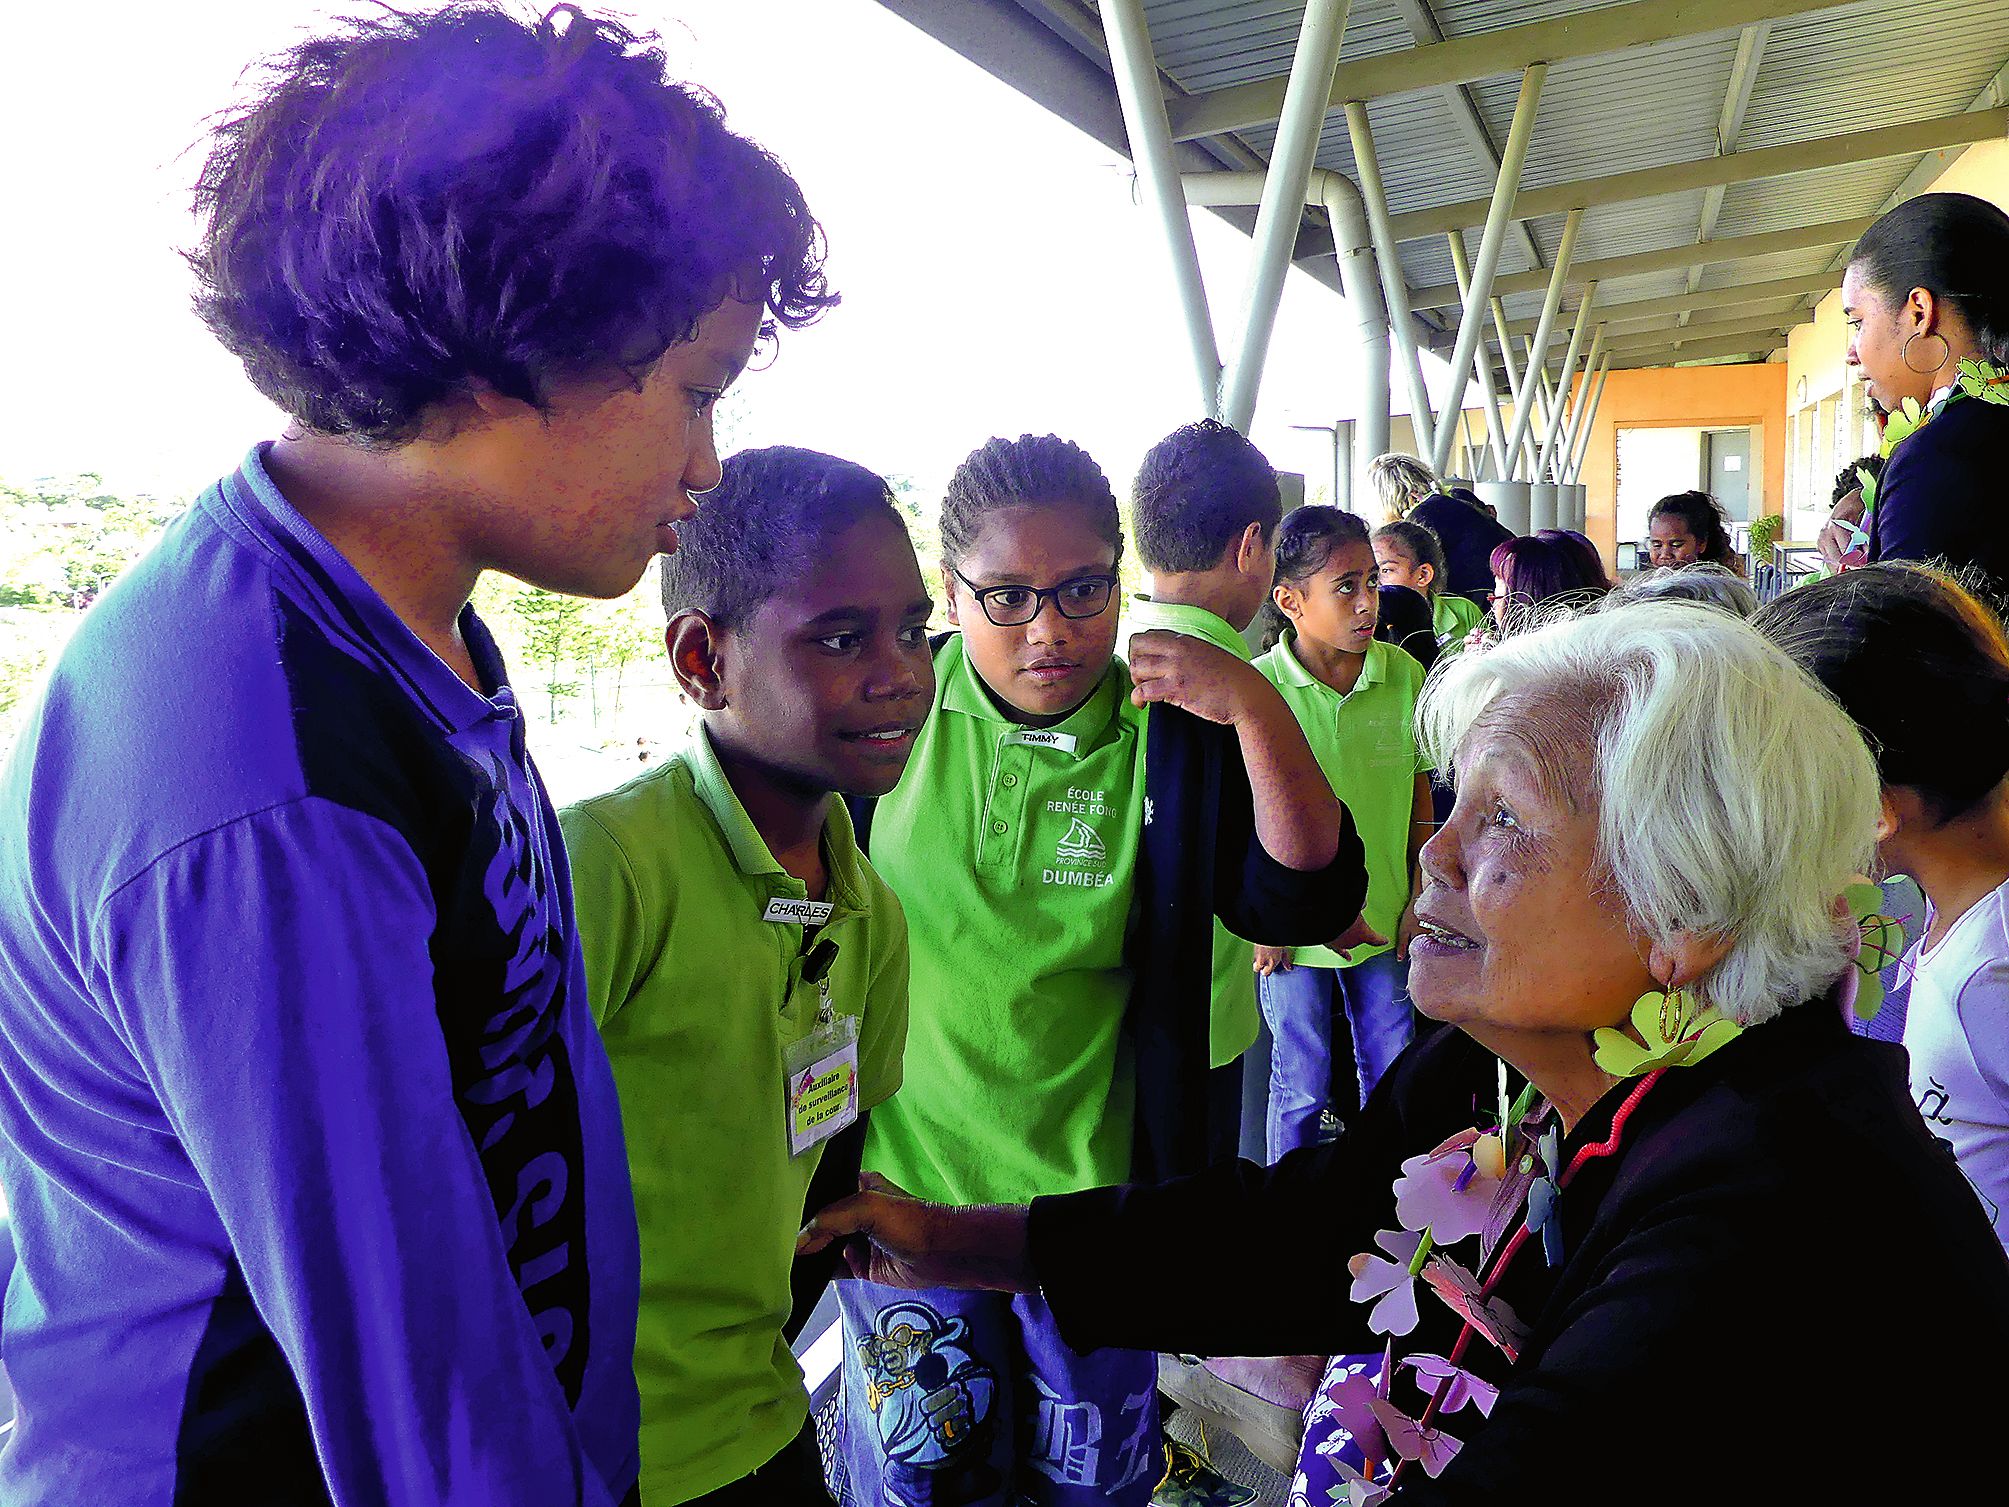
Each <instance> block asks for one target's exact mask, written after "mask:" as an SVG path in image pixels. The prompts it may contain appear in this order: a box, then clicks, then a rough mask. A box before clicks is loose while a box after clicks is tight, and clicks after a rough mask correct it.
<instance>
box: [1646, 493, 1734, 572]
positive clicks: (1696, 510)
mask: <svg viewBox="0 0 2009 1507" xmlns="http://www.w3.org/2000/svg"><path fill="white" fill-rule="evenodd" d="M1670 517H1671V518H1679V519H1680V520H1681V522H1682V523H1683V524H1684V525H1685V526H1686V527H1687V529H1688V532H1689V533H1690V534H1692V535H1694V536H1695V537H1696V538H1697V539H1700V540H1701V541H1702V554H1701V557H1700V558H1702V559H1704V560H1708V561H1710V562H1712V563H1713V564H1716V565H1729V566H1732V567H1733V568H1734V566H1735V562H1736V558H1737V552H1736V551H1735V550H1733V549H1731V548H1730V525H1729V524H1727V523H1725V522H1724V521H1723V510H1722V509H1721V508H1719V507H1718V506H1717V505H1716V499H1715V498H1713V497H1711V496H1710V495H1709V494H1708V493H1707V492H1675V493H1673V494H1671V495H1669V496H1667V497H1663V498H1661V499H1660V501H1658V502H1656V503H1655V504H1654V505H1653V506H1652V508H1650V509H1649V510H1648V511H1647V514H1646V526H1647V527H1648V528H1649V529H1650V528H1652V527H1653V520H1654V519H1656V518H1670Z"/></svg>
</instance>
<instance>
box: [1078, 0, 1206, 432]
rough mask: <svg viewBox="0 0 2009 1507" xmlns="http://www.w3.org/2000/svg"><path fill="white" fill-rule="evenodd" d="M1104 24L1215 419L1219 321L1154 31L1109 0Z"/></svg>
mask: <svg viewBox="0 0 2009 1507" xmlns="http://www.w3.org/2000/svg"><path fill="white" fill-rule="evenodd" d="M1102 26H1103V31H1104V34H1105V35H1106V36H1107V38H1108V41H1109V68H1110V72H1111V73H1112V74H1114V75H1115V80H1116V97H1117V100H1118V102H1119V103H1120V104H1121V106H1122V109H1123V129H1124V132H1125V133H1126V134H1127V135H1128V136H1129V138H1130V155H1131V157H1132V159H1133V160H1134V161H1135V163H1136V165H1137V176H1138V177H1139V178H1141V179H1142V180H1143V182H1144V187H1145V192H1146V193H1147V195H1148V196H1149V198H1150V200H1151V206H1152V208H1153V209H1154V210H1155V211H1156V212H1157V215H1158V229H1159V234H1160V235H1161V236H1162V237H1163V239H1164V242H1165V254H1166V256H1167V258H1168V259H1169V260H1170V262H1171V264H1172V283H1173V287H1174V288H1175V289H1176V291H1177V293H1178V296H1179V310H1180V312H1181V313H1182V314H1183V315H1184V316H1185V320H1186V337H1187V340H1188V342H1189V344H1190V345H1191V348H1192V355H1193V376H1194V378H1195V380H1196V381H1197V382H1198V383H1199V386H1200V407H1201V411H1202V412H1204V413H1205V414H1206V415H1207V417H1209V418H1219V417H1220V415H1221V352H1220V347H1219V345H1218V344H1216V342H1215V340H1214V318H1213V315H1212V314H1211V313H1209V312H1208V309H1207V287H1206V284H1205V283H1204V282H1203V281H1202V280H1201V277H1200V253H1199V252H1198V250H1197V249H1195V247H1194V245H1193V222H1192V221H1191V220H1190V219H1189V218H1187V214H1186V197H1185V195H1184V194H1183V193H1181V192H1180V189H1179V169H1178V164H1177V162H1176V160H1175V159H1174V157H1173V155H1172V132H1171V129H1170V127H1168V126H1167V125H1166V123H1165V96H1164V94H1163V93H1162V92H1161V90H1160V88H1159V84H1158V65H1157V62H1156V60H1155V59H1154V58H1153V57H1152V54H1151V33H1150V31H1149V29H1148V28H1147V27H1146V26H1145V23H1144V7H1143V4H1142V0H1105V3H1104V4H1103V6H1102Z"/></svg>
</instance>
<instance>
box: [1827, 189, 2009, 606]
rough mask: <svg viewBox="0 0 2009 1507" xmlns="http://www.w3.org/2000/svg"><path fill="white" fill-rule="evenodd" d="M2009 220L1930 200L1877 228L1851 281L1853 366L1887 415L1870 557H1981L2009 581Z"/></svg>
mask: <svg viewBox="0 0 2009 1507" xmlns="http://www.w3.org/2000/svg"><path fill="white" fill-rule="evenodd" d="M2005 269H2009V214H2005V213H2004V212H2003V211H2002V210H2001V209H2000V208H1998V207H1997V206H1996V205H1994V204H1991V203H1989V202H1988V201H1987V200H1985V199H1978V198H1975V197H1974V196H1972V195H1970V194H1922V195H1920V196H1919V197H1918V198H1915V199H1910V200H1907V201H1906V202H1905V203H1903V204H1900V205H1899V206H1898V207H1897V208H1896V209H1894V210H1892V211H1891V212H1890V213H1889V214H1887V215H1885V216H1883V218H1882V219H1880V220H1878V221H1877V222H1876V223H1875V224H1874V225H1872V226H1871V227H1870V228H1869V230H1868V232H1867V233H1866V234H1865V235H1864V236H1863V238H1862V240H1861V241H1859V242H1858V243H1857V244H1856V248H1855V251H1854V253H1853V254H1852V255H1851V257H1850V259H1849V265H1848V272H1847V274H1846V276H1845V277H1844V278H1843V280H1842V312H1843V315H1844V317H1845V318H1846V319H1847V320H1848V324H1849V349H1848V361H1849V364H1850V365H1852V366H1856V367H1859V368H1860V369H1861V371H1862V374H1863V377H1864V380H1865V381H1866V382H1867V383H1868V385H1869V391H1870V397H1871V398H1872V399H1873V400H1874V401H1875V402H1876V403H1878V404H1879V405H1881V406H1882V407H1883V408H1884V409H1885V410H1887V411H1888V412H1889V414H1890V419H1889V421H1888V423H1887V425H1886V427H1885V432H1884V445H1883V453H1884V455H1885V456H1886V457H1887V460H1888V464H1887V465H1886V467H1885V470H1884V474H1883V476H1882V478H1881V479H1880V480H1879V481H1878V482H1877V483H1876V486H1875V492H1874V496H1872V495H1871V494H1870V491H1869V489H1867V488H1866V489H1865V493H1864V499H1865V502H1866V503H1867V504H1868V505H1869V523H1868V527H1869V534H1870V548H1869V558H1870V559H1872V560H1928V559H1944V560H1947V561H1949V562H1950V563H1952V564H1954V565H1974V566H1977V567H1979V568H1980V569H1981V570H1983V571H1985V572H1987V574H1988V575H1989V576H1991V577H1993V578H1994V580H1995V582H1996V584H1997V585H1998V586H2009V512H2005V511H2004V510H2003V509H2002V508H2000V507H1995V506H1991V505H1989V503H1988V501H1987V499H1988V498H1989V497H1990V496H1991V495H1992V494H1993V492H1994V491H1996V490H1997V489H1999V487H2000V485H2001V482H2002V475H2003V468H2002V458H2003V457H2004V456H2005V455H2009V270H2005Z"/></svg>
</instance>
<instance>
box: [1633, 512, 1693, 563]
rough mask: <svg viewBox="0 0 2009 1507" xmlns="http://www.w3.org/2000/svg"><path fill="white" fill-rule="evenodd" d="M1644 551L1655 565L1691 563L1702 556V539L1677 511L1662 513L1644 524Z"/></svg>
mask: <svg viewBox="0 0 2009 1507" xmlns="http://www.w3.org/2000/svg"><path fill="white" fill-rule="evenodd" d="M1646 551H1647V558H1648V559H1649V560H1650V561H1651V562H1652V563H1653V564H1654V565H1655V566H1661V565H1674V566H1680V565H1693V564H1694V563H1695V562H1696V561H1697V560H1699V559H1701V558H1702V541H1701V540H1700V539H1698V538H1696V537H1695V535H1694V534H1692V533H1690V532H1689V530H1688V521H1687V520H1686V519H1684V518H1683V517H1682V516H1681V515H1680V514H1679V513H1662V514H1661V515H1660V516H1659V517H1657V518H1655V519H1654V520H1653V521H1652V522H1651V523H1649V524H1647V526H1646Z"/></svg>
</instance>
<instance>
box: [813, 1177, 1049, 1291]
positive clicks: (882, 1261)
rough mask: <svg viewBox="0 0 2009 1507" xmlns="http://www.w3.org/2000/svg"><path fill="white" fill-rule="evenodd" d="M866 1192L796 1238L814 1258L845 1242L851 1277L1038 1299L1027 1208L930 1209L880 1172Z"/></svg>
mask: <svg viewBox="0 0 2009 1507" xmlns="http://www.w3.org/2000/svg"><path fill="white" fill-rule="evenodd" d="M858 1186H859V1190H860V1191H859V1192H857V1193H854V1194H853V1195H852V1196H851V1197H849V1198H845V1199H840V1200H839V1201H838V1202H836V1203H834V1204H831V1205H829V1206H828V1207H827V1208H824V1209H822V1210H820V1211H819V1212H818V1213H817V1214H816V1215H815V1216H814V1217H812V1218H811V1219H810V1221H809V1222H808V1223H807V1224H805V1225H804V1226H803V1227H802V1232H801V1234H799V1235H797V1236H796V1238H795V1254H796V1255H797V1256H798V1257H800V1256H813V1255H815V1254H816V1253H817V1252H818V1251H821V1250H823V1249H825V1248H826V1247H828V1246H829V1245H830V1244H831V1243H832V1242H834V1241H841V1242H842V1247H843V1255H844V1265H845V1268H846V1270H848V1271H849V1272H850V1274H851V1275H852V1276H854V1277H858V1278H862V1279H863V1280H865V1281H867V1282H878V1283H880V1284H882V1285H884V1286H887V1287H905V1288H910V1289H920V1288H929V1287H984V1288H995V1289H997V1290H998V1291H1000V1292H1036V1291H1038V1282H1037V1281H1036V1279H1035V1278H1034V1277H1033V1274H1032V1265H1031V1260H1030V1258H1029V1256H1028V1254H1027V1251H1026V1209H1025V1206H1024V1205H1022V1204H987V1205H981V1206H977V1207H972V1208H954V1207H951V1206H948V1205H945V1204H935V1203H928V1202H926V1201H924V1200H922V1199H918V1198H915V1197H913V1196H912V1195H911V1194H908V1193H906V1192H904V1191H903V1190H902V1189H900V1188H898V1187H896V1186H895V1185H894V1184H893V1183H891V1182H889V1181H888V1180H887V1179H886V1178H883V1177H881V1176H879V1174H878V1173H876V1172H867V1173H865V1174H864V1175H863V1176H862V1177H860V1178H859V1179H858Z"/></svg>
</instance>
